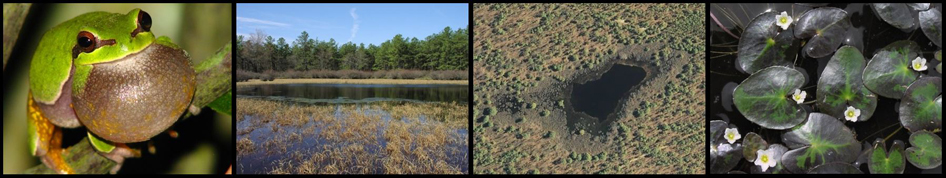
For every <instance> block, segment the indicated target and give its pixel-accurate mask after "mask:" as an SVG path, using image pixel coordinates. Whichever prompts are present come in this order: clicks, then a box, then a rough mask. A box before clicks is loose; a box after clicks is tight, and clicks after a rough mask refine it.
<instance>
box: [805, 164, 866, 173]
mask: <svg viewBox="0 0 946 178" xmlns="http://www.w3.org/2000/svg"><path fill="white" fill-rule="evenodd" d="M808 174H864V172H861V170H860V169H857V167H854V165H851V164H849V163H840V162H835V163H828V164H824V165H820V166H816V167H815V168H812V169H811V171H808Z"/></svg>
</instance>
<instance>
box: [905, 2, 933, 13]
mask: <svg viewBox="0 0 946 178" xmlns="http://www.w3.org/2000/svg"><path fill="white" fill-rule="evenodd" d="M907 6H910V8H913V10H918V11H925V10H927V9H930V3H907Z"/></svg>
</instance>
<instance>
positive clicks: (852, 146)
mask: <svg viewBox="0 0 946 178" xmlns="http://www.w3.org/2000/svg"><path fill="white" fill-rule="evenodd" d="M782 142H784V143H785V145H786V146H788V147H789V148H791V149H793V150H791V151H788V152H786V153H785V155H782V162H781V163H783V164H785V168H787V169H788V170H789V171H791V172H808V171H809V170H811V169H812V168H814V167H816V166H818V165H822V164H825V163H830V162H845V163H850V162H854V160H856V159H857V155H858V153H860V151H861V144H860V143H858V142H857V140H855V139H854V132H853V131H851V129H850V128H848V127H847V126H844V123H843V122H841V121H840V120H838V119H836V118H834V117H831V116H830V115H827V114H822V113H811V114H810V115H809V116H808V121H807V122H805V123H804V124H802V125H799V126H798V127H795V128H792V130H791V131H789V132H786V133H785V134H782Z"/></svg>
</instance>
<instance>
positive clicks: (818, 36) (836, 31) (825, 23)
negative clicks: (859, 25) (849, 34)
mask: <svg viewBox="0 0 946 178" xmlns="http://www.w3.org/2000/svg"><path fill="white" fill-rule="evenodd" d="M848 28H851V21H850V20H848V15H847V12H845V11H844V10H841V9H838V8H834V7H821V8H816V9H812V10H808V11H807V12H805V13H804V14H802V15H801V16H800V17H799V18H798V22H796V23H795V37H796V38H799V39H806V38H811V40H808V44H805V47H804V49H803V50H804V51H805V52H806V53H807V54H808V56H811V57H812V58H821V57H825V56H828V55H830V54H831V53H832V52H834V50H836V49H838V46H841V41H843V40H844V32H846V31H847V29H848Z"/></svg>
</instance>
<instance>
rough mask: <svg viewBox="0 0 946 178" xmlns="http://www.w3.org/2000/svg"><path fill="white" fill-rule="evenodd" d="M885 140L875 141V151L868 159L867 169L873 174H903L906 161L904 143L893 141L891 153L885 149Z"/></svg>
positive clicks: (878, 139)
mask: <svg viewBox="0 0 946 178" xmlns="http://www.w3.org/2000/svg"><path fill="white" fill-rule="evenodd" d="M884 147H886V144H884V139H882V138H877V140H876V141H874V146H873V150H872V151H871V154H870V157H868V158H867V159H868V160H867V162H868V164H867V168H868V169H869V170H870V173H871V174H903V170H904V169H905V168H906V160H905V158H904V157H903V141H900V140H895V141H893V146H891V147H890V152H887V150H886V149H885V148H884Z"/></svg>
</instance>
